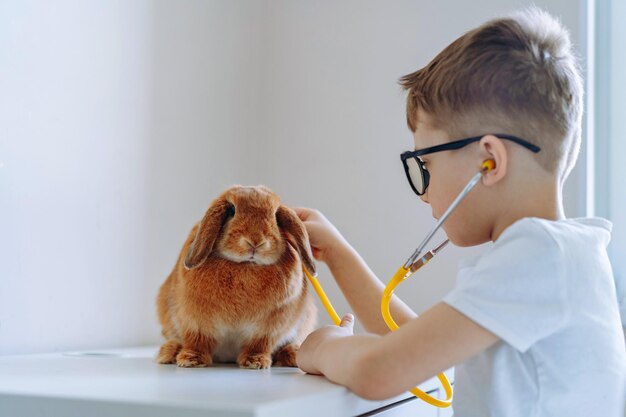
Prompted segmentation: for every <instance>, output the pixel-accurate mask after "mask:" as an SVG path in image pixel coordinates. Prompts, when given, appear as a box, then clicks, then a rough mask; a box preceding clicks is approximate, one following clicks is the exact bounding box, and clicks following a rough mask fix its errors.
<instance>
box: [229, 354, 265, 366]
mask: <svg viewBox="0 0 626 417" xmlns="http://www.w3.org/2000/svg"><path fill="white" fill-rule="evenodd" d="M237 363H238V364H239V367H240V368H247V369H267V368H269V367H270V366H272V357H271V356H270V355H269V354H267V353H254V354H248V355H239V358H237Z"/></svg>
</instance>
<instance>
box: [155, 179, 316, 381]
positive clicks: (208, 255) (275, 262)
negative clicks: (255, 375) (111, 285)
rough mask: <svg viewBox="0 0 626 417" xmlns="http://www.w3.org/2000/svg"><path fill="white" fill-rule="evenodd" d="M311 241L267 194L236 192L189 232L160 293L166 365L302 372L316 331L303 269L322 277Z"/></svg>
mask: <svg viewBox="0 0 626 417" xmlns="http://www.w3.org/2000/svg"><path fill="white" fill-rule="evenodd" d="M312 257H313V255H312V253H311V247H310V243H309V238H308V234H307V232H306V229H305V227H304V224H303V223H302V221H301V220H300V219H299V218H298V216H297V215H296V213H295V212H294V211H293V210H292V209H290V208H288V207H286V206H284V205H281V204H280V199H279V197H278V196H277V195H276V194H275V193H274V192H273V191H271V190H270V189H269V188H267V187H265V186H263V185H259V186H241V185H235V186H232V187H230V188H229V189H227V190H226V191H224V193H223V194H221V195H220V196H219V197H218V198H217V199H215V200H214V201H213V202H212V203H211V205H210V206H209V208H208V210H207V211H206V214H205V215H204V217H203V219H202V220H201V221H200V222H199V223H197V224H196V225H195V226H194V227H193V228H192V230H191V232H190V233H189V236H188V237H187V240H186V241H185V243H184V245H183V248H182V251H181V253H180V255H179V257H178V261H177V262H176V265H175V267H174V269H173V271H172V272H171V274H170V275H169V277H168V278H167V279H166V281H165V282H164V283H163V285H162V286H161V287H160V290H159V294H158V297H157V312H158V318H159V321H160V324H161V326H162V332H161V333H162V335H163V336H164V337H165V339H166V342H165V343H164V344H163V345H162V346H161V348H160V350H159V353H158V355H157V357H156V362H157V363H160V364H174V363H175V364H176V365H178V366H180V367H206V366H210V365H211V364H212V363H213V362H236V363H237V364H238V365H239V367H240V368H251V369H266V368H269V367H270V366H272V363H273V364H274V366H291V367H295V366H297V364H296V352H297V350H298V348H299V347H300V344H301V343H302V341H303V340H304V339H305V338H306V336H307V335H308V334H309V333H311V332H312V331H313V329H314V327H315V325H316V320H317V308H316V306H315V304H314V301H313V298H312V297H311V294H310V293H309V292H308V287H307V281H306V277H305V275H304V273H303V271H302V267H303V264H304V266H305V267H306V268H307V270H308V271H309V272H310V273H311V274H313V275H314V274H315V271H316V269H315V264H314V263H313V261H312Z"/></svg>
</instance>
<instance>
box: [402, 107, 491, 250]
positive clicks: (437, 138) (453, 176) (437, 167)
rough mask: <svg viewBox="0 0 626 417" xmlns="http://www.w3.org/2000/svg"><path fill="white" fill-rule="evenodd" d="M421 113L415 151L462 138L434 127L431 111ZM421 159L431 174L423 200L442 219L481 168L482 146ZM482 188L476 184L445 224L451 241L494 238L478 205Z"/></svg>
mask: <svg viewBox="0 0 626 417" xmlns="http://www.w3.org/2000/svg"><path fill="white" fill-rule="evenodd" d="M418 115H419V117H418V123H417V129H416V130H415V132H414V133H413V138H414V142H415V149H416V150H418V149H423V148H427V147H430V146H435V145H441V144H443V143H446V142H450V141H451V140H455V139H459V138H450V137H449V135H448V134H447V133H446V132H445V131H443V130H441V129H437V128H435V127H434V125H433V124H432V122H431V119H430V117H429V116H428V114H426V113H423V112H421V111H420V113H418ZM421 159H422V160H423V161H424V167H425V168H426V170H428V172H429V174H430V181H429V185H428V188H426V192H425V194H424V195H423V196H421V199H422V200H423V201H424V202H426V203H428V204H430V206H431V208H432V214H433V217H434V218H435V219H439V218H440V217H441V216H442V215H443V213H444V212H445V211H446V210H447V209H448V207H450V205H451V204H452V202H453V201H454V199H455V198H456V197H457V195H458V194H459V193H460V192H461V191H462V190H463V188H464V187H465V185H466V184H467V183H468V182H469V180H470V179H471V178H472V177H473V176H474V175H475V174H476V173H477V172H478V171H479V170H480V164H481V162H482V161H481V156H480V154H479V145H478V144H477V143H475V144H471V145H468V146H466V147H465V148H462V149H457V150H449V151H444V152H436V153H432V154H428V155H424V156H422V157H421ZM480 187H481V185H480V184H477V185H476V187H474V189H472V191H470V193H469V194H468V195H467V196H466V197H465V198H464V199H463V201H461V203H460V204H459V205H458V206H457V208H456V209H455V210H454V211H453V212H452V214H451V215H450V217H448V219H447V220H446V221H445V222H444V224H443V226H442V227H443V229H444V230H445V231H446V234H447V235H448V238H450V241H451V242H452V243H454V244H455V245H457V246H474V245H478V244H481V243H484V242H487V241H488V240H490V238H491V233H490V231H489V230H490V229H489V225H488V224H486V223H485V218H486V216H484V215H483V214H484V213H483V212H482V209H481V207H480V205H479V203H480V198H478V196H477V195H476V194H480V192H479V191H478V190H477V189H478V188H480Z"/></svg>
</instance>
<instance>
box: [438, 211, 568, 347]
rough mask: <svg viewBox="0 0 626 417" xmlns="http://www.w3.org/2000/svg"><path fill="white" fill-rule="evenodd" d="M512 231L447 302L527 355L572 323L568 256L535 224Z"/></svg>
mask: <svg viewBox="0 0 626 417" xmlns="http://www.w3.org/2000/svg"><path fill="white" fill-rule="evenodd" d="M507 232H508V231H505V232H504V233H503V234H502V235H501V236H500V238H499V241H497V243H496V244H494V246H493V247H492V248H491V249H490V250H489V251H488V252H487V253H486V254H485V255H484V256H483V257H481V258H480V259H479V261H478V262H477V263H476V265H475V266H473V267H467V268H461V269H459V276H458V280H457V285H456V286H455V287H454V289H453V290H452V291H451V292H450V293H448V294H447V295H446V296H445V297H444V298H443V301H444V302H445V303H447V304H448V305H450V306H451V307H453V308H454V309H456V310H458V311H459V312H461V313H462V314H464V315H465V316H467V317H469V318H470V319H471V320H473V321H475V322H476V323H478V324H479V325H481V326H482V327H484V328H486V329H487V330H489V331H491V332H492V333H494V334H495V335H497V336H498V337H499V338H500V339H502V340H503V341H505V342H506V343H509V344H510V345H512V346H513V347H514V348H515V349H517V350H518V351H520V352H525V351H526V350H527V349H528V348H529V347H530V346H532V345H533V344H534V343H536V342H537V341H539V340H541V339H542V338H545V337H547V336H549V335H550V334H552V333H555V332H556V331H558V330H559V329H560V328H561V327H562V326H563V325H564V324H565V323H566V321H567V319H568V315H569V307H568V304H567V301H568V297H567V294H566V291H567V286H566V285H565V282H564V281H565V276H564V266H563V262H564V260H565V257H564V255H563V253H562V250H561V248H560V247H559V245H558V244H557V242H556V241H555V240H554V239H553V238H552V237H551V236H550V235H549V234H548V232H547V231H546V230H545V229H543V228H542V227H541V226H540V225H538V224H535V223H534V222H532V221H531V220H530V221H525V224H524V225H523V227H516V228H515V230H514V231H511V232H510V233H507Z"/></svg>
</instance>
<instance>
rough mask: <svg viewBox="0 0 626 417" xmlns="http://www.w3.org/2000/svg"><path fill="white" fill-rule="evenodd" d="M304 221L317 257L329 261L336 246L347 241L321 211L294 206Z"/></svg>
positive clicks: (312, 248) (322, 260) (319, 259)
mask: <svg viewBox="0 0 626 417" xmlns="http://www.w3.org/2000/svg"><path fill="white" fill-rule="evenodd" d="M292 208H293V210H294V211H295V212H296V214H297V215H298V217H299V218H300V220H302V222H303V223H304V227H306V231H307V233H308V234H309V241H310V243H311V250H312V252H313V256H314V257H315V259H317V260H318V261H321V262H325V263H328V259H329V256H330V255H332V253H333V251H334V250H335V248H336V247H337V246H338V245H339V244H340V243H341V242H345V239H344V237H343V236H342V235H341V233H339V230H337V228H336V227H335V226H334V225H333V224H332V223H331V222H330V221H329V220H328V219H327V218H326V217H325V216H324V215H323V214H322V213H321V212H320V211H319V210H315V209H310V208H306V207H292Z"/></svg>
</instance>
